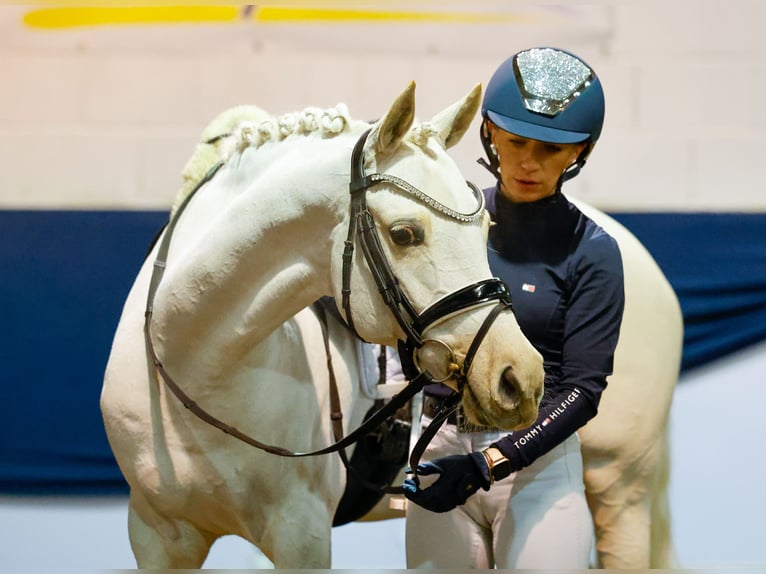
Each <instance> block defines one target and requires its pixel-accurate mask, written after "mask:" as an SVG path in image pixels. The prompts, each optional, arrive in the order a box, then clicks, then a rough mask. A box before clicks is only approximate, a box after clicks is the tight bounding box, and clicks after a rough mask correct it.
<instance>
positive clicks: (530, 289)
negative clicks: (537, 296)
mask: <svg viewBox="0 0 766 574" xmlns="http://www.w3.org/2000/svg"><path fill="white" fill-rule="evenodd" d="M535 289H536V287H535V286H534V285H532V284H531V283H524V284H523V285H522V286H521V290H522V291H526V292H527V293H534V292H535Z"/></svg>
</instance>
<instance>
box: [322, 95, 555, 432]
mask: <svg viewBox="0 0 766 574" xmlns="http://www.w3.org/2000/svg"><path fill="white" fill-rule="evenodd" d="M414 93H415V87H414V84H410V86H408V88H407V89H406V90H405V91H404V92H403V93H402V94H401V95H400V96H399V97H398V98H397V99H396V101H395V102H394V104H393V105H392V106H391V108H390V109H389V111H388V112H387V113H386V114H385V115H384V117H383V118H382V119H381V120H380V121H378V122H376V123H375V124H374V125H373V126H372V129H371V131H370V132H369V134H368V135H366V136H362V137H361V138H360V139H359V140H358V142H357V145H356V148H355V152H354V157H353V158H352V168H351V185H350V186H351V196H352V205H351V209H350V217H351V221H350V222H349V221H346V223H348V224H349V227H348V229H349V232H348V234H346V232H345V229H343V230H342V231H341V230H340V228H339V229H338V230H336V232H335V234H334V237H333V239H334V243H336V248H335V249H334V257H335V260H334V261H333V277H334V288H335V295H336V300H337V301H338V302H343V303H342V305H341V306H342V307H343V309H342V311H343V312H344V314H345V315H346V319H347V320H348V321H349V323H351V324H352V326H353V327H354V328H355V329H356V331H357V332H358V333H359V335H361V336H362V337H363V338H365V339H367V340H370V341H375V342H380V343H385V344H389V345H392V344H395V343H396V341H397V340H406V341H407V349H408V351H407V352H408V353H409V352H411V353H412V357H404V360H405V361H408V360H410V359H412V361H414V363H415V364H416V365H417V367H418V368H419V369H421V370H423V371H428V372H429V373H430V374H431V376H432V377H433V378H434V379H435V380H443V381H444V382H445V384H447V385H450V386H452V387H453V388H455V389H458V388H461V389H462V390H463V391H464V394H463V406H464V409H465V412H466V414H467V416H468V417H469V419H472V420H473V422H475V423H478V424H483V425H488V426H498V427H502V428H507V429H512V428H520V427H523V426H527V425H529V424H531V423H532V422H533V421H534V419H535V417H536V416H537V407H538V404H539V402H540V398H541V396H542V390H543V367H542V359H541V356H540V354H539V353H538V352H537V351H536V350H535V349H534V348H533V347H532V345H531V344H530V343H529V341H528V340H527V339H526V338H525V337H524V335H523V334H522V332H521V330H520V328H519V325H518V323H517V322H516V319H515V317H514V315H513V312H512V310H511V309H510V295H509V293H508V291H507V288H506V287H505V285H504V284H503V283H502V282H500V281H499V280H496V279H494V278H493V277H492V274H491V272H490V269H489V264H488V260H487V251H486V249H487V244H486V242H487V230H488V228H489V225H490V220H489V215H488V213H487V212H486V210H484V206H483V199H482V195H481V192H480V191H479V190H478V189H476V188H475V187H473V186H469V185H468V184H467V183H466V182H465V180H464V179H463V177H462V175H461V173H460V171H459V169H458V167H457V165H456V164H455V162H454V161H453V160H452V158H451V157H450V156H449V155H448V154H447V151H446V150H447V149H448V148H449V147H451V146H453V145H454V144H456V143H457V142H458V141H459V140H460V138H461V137H462V136H463V134H464V133H465V132H466V130H467V129H468V127H469V125H470V123H471V121H472V119H473V117H474V115H475V114H476V111H477V108H478V106H479V101H480V94H481V88H480V86H476V87H475V88H474V89H473V90H472V91H471V92H470V93H469V94H468V95H466V96H465V97H464V98H463V99H462V100H460V101H459V102H457V103H455V104H454V105H452V106H450V107H448V108H447V109H445V110H444V111H442V112H441V113H439V114H437V115H436V116H434V117H433V118H432V119H431V121H429V122H424V123H420V124H417V125H415V120H414V112H415V105H414ZM343 242H344V243H345V246H346V248H345V250H344V249H343V248H341V247H340V244H341V243H343ZM351 245H355V248H354V249H353V252H352V251H351ZM342 252H344V255H343V256H342V257H341V256H339V255H340V253H342ZM344 261H345V264H344ZM464 383H467V384H464Z"/></svg>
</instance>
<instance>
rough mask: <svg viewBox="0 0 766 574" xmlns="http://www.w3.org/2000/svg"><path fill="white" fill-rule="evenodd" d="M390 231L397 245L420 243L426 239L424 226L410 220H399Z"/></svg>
mask: <svg viewBox="0 0 766 574" xmlns="http://www.w3.org/2000/svg"><path fill="white" fill-rule="evenodd" d="M388 233H389V235H390V236H391V241H393V242H394V243H396V244H397V245H419V244H421V243H423V241H424V240H425V232H424V231H423V228H422V227H421V226H419V225H415V224H413V223H412V222H410V221H397V222H396V223H394V224H393V225H392V226H391V228H390V229H389V230H388Z"/></svg>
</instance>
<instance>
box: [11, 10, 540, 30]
mask: <svg viewBox="0 0 766 574" xmlns="http://www.w3.org/2000/svg"><path fill="white" fill-rule="evenodd" d="M243 19H250V20H254V21H257V22H260V23H265V24H282V23H312V22H313V23H343V22H380V23H385V22H405V23H406V22H411V23H474V24H486V23H508V22H517V23H521V22H525V21H530V20H531V19H532V18H531V17H530V16H529V15H526V16H524V15H521V14H509V13H500V14H492V13H476V12H410V11H389V10H363V9H349V10H344V9H329V8H298V7H288V6H252V7H250V8H248V7H244V6H242V5H240V6H115V7H101V6H83V7H76V8H75V7H69V8H63V7H62V8H40V9H37V10H31V11H29V12H27V13H26V14H25V15H24V18H23V22H24V24H25V25H26V26H28V27H30V28H38V29H66V28H81V27H89V26H106V25H130V24H138V25H142V24H194V23H206V24H211V23H224V22H236V21H238V20H243Z"/></svg>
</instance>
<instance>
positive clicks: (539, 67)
mask: <svg viewBox="0 0 766 574" xmlns="http://www.w3.org/2000/svg"><path fill="white" fill-rule="evenodd" d="M513 70H514V73H515V74H516V82H517V83H518V86H519V91H520V92H521V95H522V98H523V100H524V106H525V107H526V108H527V109H528V110H530V111H532V112H536V113H538V114H544V115H546V116H555V115H557V114H558V113H560V112H562V111H563V110H565V109H566V107H567V106H568V105H569V104H571V103H572V102H573V101H574V100H575V99H576V98H577V96H579V95H580V94H581V93H582V92H583V90H585V89H586V88H587V87H588V86H590V84H591V82H592V81H593V78H594V77H595V74H594V72H593V70H591V69H590V68H589V67H588V66H586V65H585V64H584V63H583V62H582V61H581V60H578V59H577V58H575V57H574V56H572V55H571V54H567V53H566V52H562V51H560V50H554V49H553V48H533V49H531V50H526V51H524V52H519V53H518V54H517V55H516V56H515V58H514V60H513Z"/></svg>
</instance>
